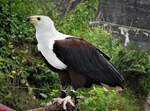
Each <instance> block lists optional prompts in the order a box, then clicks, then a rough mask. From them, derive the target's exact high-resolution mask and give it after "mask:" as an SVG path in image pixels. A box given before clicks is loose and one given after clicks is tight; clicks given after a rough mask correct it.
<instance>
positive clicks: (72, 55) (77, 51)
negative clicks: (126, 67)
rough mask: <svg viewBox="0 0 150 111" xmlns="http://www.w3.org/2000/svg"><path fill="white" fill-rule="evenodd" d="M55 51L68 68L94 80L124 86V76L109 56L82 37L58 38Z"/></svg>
mask: <svg viewBox="0 0 150 111" xmlns="http://www.w3.org/2000/svg"><path fill="white" fill-rule="evenodd" d="M53 51H54V52H55V53H56V56H57V57H58V58H59V59H60V60H61V61H62V62H63V63H64V64H66V65H67V66H68V69H70V70H73V71H75V72H77V73H80V74H84V75H85V76H88V77H89V78H91V79H93V80H94V81H97V82H100V83H104V84H107V85H110V86H122V83H123V82H124V78H123V76H122V75H121V74H120V73H119V72H118V71H117V70H116V68H115V67H114V66H113V65H112V64H111V63H110V62H109V57H108V56H107V55H105V54H104V53H102V52H101V51H100V50H99V49H97V48H95V47H94V46H93V45H91V44H90V43H88V42H86V41H84V40H82V39H77V38H67V39H65V40H56V41H55V44H54V49H53Z"/></svg>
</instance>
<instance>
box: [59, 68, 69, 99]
mask: <svg viewBox="0 0 150 111" xmlns="http://www.w3.org/2000/svg"><path fill="white" fill-rule="evenodd" d="M59 78H60V82H61V85H62V88H61V91H60V95H59V97H60V98H65V97H66V95H67V94H66V89H67V86H68V85H69V84H70V78H69V75H68V72H67V71H62V72H60V73H59Z"/></svg>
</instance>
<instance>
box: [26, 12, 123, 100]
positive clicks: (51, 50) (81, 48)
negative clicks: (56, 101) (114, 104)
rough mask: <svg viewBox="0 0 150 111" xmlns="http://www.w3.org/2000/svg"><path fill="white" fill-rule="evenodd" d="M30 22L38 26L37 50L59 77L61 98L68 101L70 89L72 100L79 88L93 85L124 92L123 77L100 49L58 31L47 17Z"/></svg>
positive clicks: (34, 17) (36, 17)
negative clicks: (69, 87)
mask: <svg viewBox="0 0 150 111" xmlns="http://www.w3.org/2000/svg"><path fill="white" fill-rule="evenodd" d="M27 21H29V22H30V23H32V24H33V25H34V26H35V29H36V39H37V43H38V44H37V48H38V51H39V52H40V54H41V56H42V57H43V59H44V61H45V62H46V63H47V64H48V66H49V68H50V69H51V70H52V71H54V72H57V73H58V74H59V78H60V82H61V86H62V89H61V93H60V97H61V98H65V97H66V89H67V87H68V86H71V89H70V92H71V93H70V94H71V96H73V95H75V93H76V90H77V89H78V88H90V87H91V86H92V85H93V84H96V85H101V86H104V87H105V88H106V89H116V90H121V89H122V88H123V83H124V81H125V79H124V77H123V76H122V75H121V74H120V73H119V72H118V70H117V69H116V68H115V66H114V65H113V64H112V63H111V62H110V58H109V57H108V56H107V55H106V54H105V53H103V52H102V51H101V50H100V49H98V48H96V47H95V46H94V45H92V44H91V43H89V42H87V41H86V40H83V39H81V38H78V37H74V36H71V35H66V34H63V33H61V32H59V31H57V30H56V28H55V26H54V22H53V21H52V19H51V18H49V17H48V16H42V15H35V16H29V17H27ZM67 98H68V97H67Z"/></svg>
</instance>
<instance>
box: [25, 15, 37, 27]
mask: <svg viewBox="0 0 150 111" xmlns="http://www.w3.org/2000/svg"><path fill="white" fill-rule="evenodd" d="M38 19H39V18H38V17H37V16H29V17H27V21H28V22H30V23H32V24H33V25H36V24H37V22H38Z"/></svg>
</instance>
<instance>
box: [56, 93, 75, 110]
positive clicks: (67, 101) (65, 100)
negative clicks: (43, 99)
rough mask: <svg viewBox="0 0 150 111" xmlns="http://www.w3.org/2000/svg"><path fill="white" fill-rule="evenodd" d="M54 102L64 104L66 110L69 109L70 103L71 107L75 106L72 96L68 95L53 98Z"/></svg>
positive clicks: (59, 104) (57, 104)
mask: <svg viewBox="0 0 150 111" xmlns="http://www.w3.org/2000/svg"><path fill="white" fill-rule="evenodd" d="M53 104H54V105H56V106H62V108H63V110H64V111H68V104H69V107H72V108H73V107H75V105H74V103H73V101H72V99H71V96H66V97H65V98H54V99H53Z"/></svg>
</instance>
